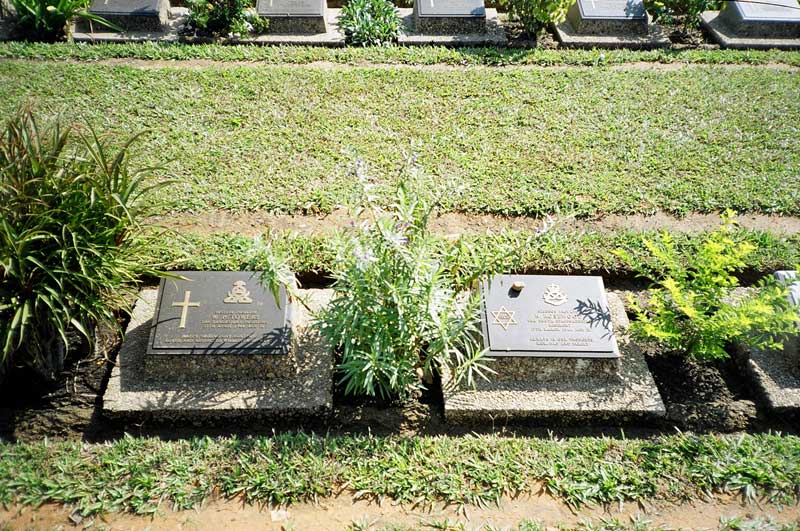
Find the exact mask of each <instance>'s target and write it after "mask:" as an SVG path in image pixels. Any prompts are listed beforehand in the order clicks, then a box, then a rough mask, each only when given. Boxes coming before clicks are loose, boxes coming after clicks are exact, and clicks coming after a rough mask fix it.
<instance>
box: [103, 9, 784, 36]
mask: <svg viewBox="0 0 800 531" xmlns="http://www.w3.org/2000/svg"><path fill="white" fill-rule="evenodd" d="M168 10H169V0H94V1H93V2H92V6H91V11H92V12H93V13H95V14H98V15H100V16H103V17H106V18H108V19H110V20H111V21H112V22H115V23H116V24H118V25H119V26H121V27H123V28H125V29H128V30H143V31H145V30H146V31H159V30H160V28H161V27H163V25H164V24H166V23H167V12H168ZM256 10H257V12H258V14H259V15H261V16H264V17H268V18H269V19H270V32H272V33H277V34H314V33H326V32H327V31H328V17H327V10H328V8H327V2H326V0H258V3H257V7H256ZM413 18H414V22H415V25H416V28H415V29H416V31H417V33H421V34H474V33H482V32H485V31H486V8H485V6H484V1H483V0H416V1H415V2H414V17H413ZM567 20H568V21H569V23H570V24H571V25H572V28H573V30H574V31H575V33H577V34H583V35H647V33H648V26H649V20H648V16H647V12H646V10H645V5H644V1H643V0H577V2H575V3H574V4H573V5H572V6H571V7H570V9H569V11H568V16H567ZM720 20H721V21H723V22H724V23H725V24H726V25H727V26H728V27H729V28H731V30H732V31H733V32H734V33H736V34H739V35H742V36H748V37H765V38H766V37H778V38H800V4H798V0H736V1H731V2H727V3H726V6H725V7H724V8H723V10H722V11H721V14H720Z"/></svg>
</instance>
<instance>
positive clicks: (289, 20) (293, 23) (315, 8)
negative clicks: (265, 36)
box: [256, 0, 328, 35]
mask: <svg viewBox="0 0 800 531" xmlns="http://www.w3.org/2000/svg"><path fill="white" fill-rule="evenodd" d="M256 11H257V12H258V14H259V16H262V17H267V18H268V19H269V30H268V31H269V33H277V34H288V35H293V34H314V33H326V32H327V31H328V26H327V22H326V18H327V12H328V5H327V1H326V0H258V3H257V4H256Z"/></svg>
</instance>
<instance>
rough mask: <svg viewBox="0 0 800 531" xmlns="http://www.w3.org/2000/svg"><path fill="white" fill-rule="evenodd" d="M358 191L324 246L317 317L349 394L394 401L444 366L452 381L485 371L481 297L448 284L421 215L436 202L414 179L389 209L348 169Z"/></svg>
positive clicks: (359, 172) (450, 280)
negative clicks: (330, 279) (347, 219)
mask: <svg viewBox="0 0 800 531" xmlns="http://www.w3.org/2000/svg"><path fill="white" fill-rule="evenodd" d="M356 175H357V176H358V179H359V182H360V183H361V184H362V186H363V187H364V193H363V195H362V196H361V197H360V199H359V206H357V207H356V208H355V210H354V212H353V215H354V217H353V219H354V223H353V227H352V228H351V229H349V230H347V231H345V232H343V233H339V234H338V235H337V237H336V238H334V239H333V241H332V245H333V247H334V250H335V253H336V259H335V261H334V267H333V270H334V277H335V284H334V286H333V289H334V292H335V294H334V297H333V300H332V302H331V304H330V305H328V306H327V307H326V308H325V309H324V310H323V312H322V315H321V316H320V317H319V320H318V324H319V326H320V330H321V332H322V334H323V336H324V337H325V338H326V339H327V340H328V341H329V342H330V344H331V345H333V346H334V347H336V348H338V349H339V350H340V352H341V355H342V359H341V364H340V365H339V368H338V370H339V374H340V375H341V382H342V383H344V384H345V392H346V393H347V394H363V395H368V396H376V395H379V396H381V397H383V398H390V397H398V396H399V397H402V396H405V395H407V394H408V393H409V392H410V391H411V390H413V389H416V388H420V387H422V386H423V383H422V379H424V378H427V377H430V376H431V375H433V374H434V373H436V372H438V371H440V370H441V369H443V368H444V367H450V368H451V369H453V371H454V375H455V377H456V379H457V380H461V379H463V378H466V379H467V381H468V382H473V379H474V377H475V376H479V375H483V374H484V371H485V370H486V367H485V366H484V364H483V361H482V358H483V354H484V352H483V350H482V347H481V345H480V344H479V341H478V335H477V325H478V322H479V321H478V318H479V314H478V311H479V298H478V297H477V295H475V294H474V293H472V292H470V291H469V290H459V289H457V288H456V279H455V277H454V274H453V272H452V271H451V269H450V267H449V265H450V264H448V263H447V261H446V259H444V257H443V256H442V254H441V253H440V252H439V251H438V250H437V248H436V243H435V242H436V240H435V239H434V238H432V236H431V234H430V232H429V229H428V221H429V219H430V217H431V215H432V214H433V213H434V211H435V209H436V207H437V205H439V204H440V198H437V197H432V196H423V195H421V194H419V193H417V192H416V190H425V189H428V188H427V187H425V186H423V185H422V184H421V183H420V182H419V180H418V179H419V177H418V176H415V175H411V176H409V178H407V179H403V180H402V181H401V182H400V183H399V184H398V185H397V187H396V188H395V189H394V190H393V198H392V202H391V206H390V207H389V208H388V209H387V210H384V209H383V208H381V207H380V206H379V205H378V204H377V196H376V195H375V192H376V191H377V189H376V188H373V186H372V185H370V184H369V183H368V182H367V179H366V177H365V175H364V174H363V168H362V167H361V166H360V165H358V166H357V170H356Z"/></svg>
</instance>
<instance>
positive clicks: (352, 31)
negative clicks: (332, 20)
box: [339, 0, 400, 46]
mask: <svg viewBox="0 0 800 531" xmlns="http://www.w3.org/2000/svg"><path fill="white" fill-rule="evenodd" d="M339 28H340V29H341V30H342V31H343V32H344V34H345V38H346V39H347V42H348V43H350V44H356V45H360V46H381V45H387V44H391V43H393V42H395V41H397V35H398V34H399V32H400V15H399V14H398V11H397V8H396V7H395V6H394V4H393V3H392V2H391V0H349V1H348V2H347V4H346V5H345V6H344V7H343V8H342V14H341V16H340V17H339Z"/></svg>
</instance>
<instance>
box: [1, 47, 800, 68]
mask: <svg viewBox="0 0 800 531" xmlns="http://www.w3.org/2000/svg"><path fill="white" fill-rule="evenodd" d="M0 57H5V58H17V59H50V60H64V59H75V60H82V61H97V60H102V59H122V58H128V59H145V60H151V59H158V60H174V61H189V60H197V59H203V60H210V61H258V62H262V63H268V64H284V63H285V64H306V63H313V62H319V61H324V62H332V63H339V64H366V63H385V64H413V65H435V64H447V65H457V66H465V65H473V66H480V65H485V66H516V65H538V66H550V65H573V66H603V65H614V64H625V63H631V62H653V63H694V64H753V65H764V64H770V63H771V64H785V65H793V66H800V52H797V51H779V50H768V51H765V50H713V49H712V50H705V49H658V50H625V49H622V50H579V49H571V50H565V49H558V50H553V49H545V48H497V47H490V48H485V47H478V48H472V47H465V48H445V47H441V46H392V47H383V46H369V47H346V48H325V47H319V46H312V47H308V46H247V45H242V46H230V45H221V44H204V45H189V44H180V43H154V42H148V43H124V44H123V43H97V44H86V43H53V44H43V43H25V42H0Z"/></svg>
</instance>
